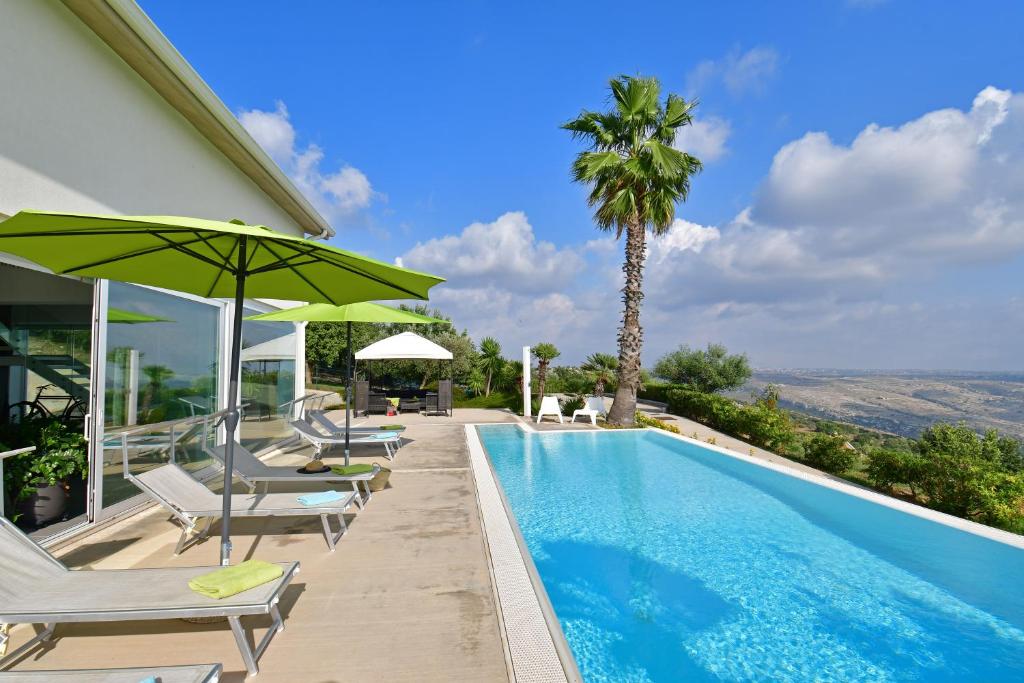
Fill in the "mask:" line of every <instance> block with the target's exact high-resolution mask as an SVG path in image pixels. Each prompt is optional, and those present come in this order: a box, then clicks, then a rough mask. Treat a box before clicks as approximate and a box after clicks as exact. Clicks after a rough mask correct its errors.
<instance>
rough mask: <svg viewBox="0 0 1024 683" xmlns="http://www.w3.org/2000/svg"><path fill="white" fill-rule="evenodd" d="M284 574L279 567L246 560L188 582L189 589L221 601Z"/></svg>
mask: <svg viewBox="0 0 1024 683" xmlns="http://www.w3.org/2000/svg"><path fill="white" fill-rule="evenodd" d="M282 574H284V570H283V569H281V567H280V566H279V565H276V564H271V563H269V562H264V561H262V560H246V561H245V562H242V563H241V564H236V565H234V566H232V567H224V568H223V569H218V570H216V571H212V572H210V573H209V574H202V575H200V576H197V577H195V578H194V579H192V580H191V581H189V582H188V587H189V588H191V589H192V590H194V591H195V592H196V593H199V594H201V595H205V596H206V597H208V598H215V599H217V600H220V599H221V598H227V597H230V596H232V595H235V594H236V593H241V592H242V591H247V590H249V589H250V588H255V587H256V586H262V585H263V584H265V583H270V582H271V581H273V580H274V579H276V578H278V577H280V576H281V575H282Z"/></svg>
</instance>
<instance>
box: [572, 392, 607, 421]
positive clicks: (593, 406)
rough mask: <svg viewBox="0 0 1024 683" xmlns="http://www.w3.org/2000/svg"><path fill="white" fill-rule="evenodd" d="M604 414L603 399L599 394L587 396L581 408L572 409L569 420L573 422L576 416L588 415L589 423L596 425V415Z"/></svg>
mask: <svg viewBox="0 0 1024 683" xmlns="http://www.w3.org/2000/svg"><path fill="white" fill-rule="evenodd" d="M605 414H606V413H605V410H604V399H603V398H601V397H600V396H588V397H587V403H586V405H585V406H584V407H583V408H580V409H579V410H574V411H572V419H571V420H569V422H575V421H576V416H577V415H582V416H583V417H589V418H590V423H591V424H594V425H596V424H597V416H598V415H605Z"/></svg>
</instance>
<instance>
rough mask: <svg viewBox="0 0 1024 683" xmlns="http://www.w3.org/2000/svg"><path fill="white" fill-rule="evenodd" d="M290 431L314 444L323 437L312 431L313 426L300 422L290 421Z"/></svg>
mask: <svg viewBox="0 0 1024 683" xmlns="http://www.w3.org/2000/svg"><path fill="white" fill-rule="evenodd" d="M291 425H292V429H294V430H295V431H296V432H298V434H299V436H301V437H303V438H305V439H308V440H309V441H313V442H314V443H316V442H320V441H323V440H324V435H323V434H321V433H320V432H318V431H316V430H315V429H313V425H311V424H309V423H308V422H304V421H302V420H292V421H291Z"/></svg>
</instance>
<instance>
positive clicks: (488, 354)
mask: <svg viewBox="0 0 1024 683" xmlns="http://www.w3.org/2000/svg"><path fill="white" fill-rule="evenodd" d="M478 362H479V364H480V369H481V370H483V371H484V373H486V375H487V382H486V384H485V386H484V396H490V395H491V380H493V379H494V377H495V376H496V375H497V374H498V373H500V372H501V366H503V365H504V364H505V359H504V358H502V357H501V344H499V343H498V340H497V339H495V338H494V337H484V338H483V339H482V340H481V341H480V358H479V361H478Z"/></svg>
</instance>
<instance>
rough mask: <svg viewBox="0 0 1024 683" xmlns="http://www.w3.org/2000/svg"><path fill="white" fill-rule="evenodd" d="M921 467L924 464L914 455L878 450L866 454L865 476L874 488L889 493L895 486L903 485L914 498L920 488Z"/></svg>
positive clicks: (907, 452)
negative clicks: (908, 488)
mask: <svg viewBox="0 0 1024 683" xmlns="http://www.w3.org/2000/svg"><path fill="white" fill-rule="evenodd" d="M923 465H924V462H923V461H922V460H921V457H920V456H919V455H917V454H916V453H911V452H909V451H896V450H890V449H880V450H876V451H872V452H870V453H868V465H867V469H866V470H865V474H867V477H868V481H870V482H871V484H872V486H874V487H875V488H879V489H882V490H883V491H888V492H890V493H891V492H892V490H893V487H894V486H895V485H896V484H905V485H906V486H909V487H910V494H911V495H912V496H913V497H915V498H916V497H917V492H918V489H919V488H920V486H921V474H922V467H923Z"/></svg>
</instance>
